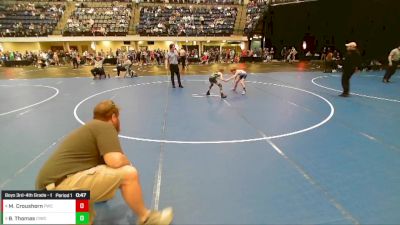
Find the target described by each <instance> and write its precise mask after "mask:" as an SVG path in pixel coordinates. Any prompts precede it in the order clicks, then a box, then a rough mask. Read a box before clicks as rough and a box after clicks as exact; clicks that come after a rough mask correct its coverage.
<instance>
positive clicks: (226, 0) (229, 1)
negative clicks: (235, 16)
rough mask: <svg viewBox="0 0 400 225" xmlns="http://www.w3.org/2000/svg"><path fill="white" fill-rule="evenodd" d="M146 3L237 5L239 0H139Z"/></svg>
mask: <svg viewBox="0 0 400 225" xmlns="http://www.w3.org/2000/svg"><path fill="white" fill-rule="evenodd" d="M141 2H145V3H146V2H147V3H161V4H164V3H165V4H175V3H176V4H207V5H237V4H239V2H241V1H240V0H141Z"/></svg>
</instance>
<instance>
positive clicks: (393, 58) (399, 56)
mask: <svg viewBox="0 0 400 225" xmlns="http://www.w3.org/2000/svg"><path fill="white" fill-rule="evenodd" d="M388 61H389V64H388V68H387V70H386V73H385V76H384V77H383V79H382V82H383V83H389V82H390V78H391V77H392V75H393V74H394V73H395V72H396V69H397V66H398V65H399V63H400V46H399V47H397V48H395V49H393V50H392V51H391V52H390V54H389V56H388Z"/></svg>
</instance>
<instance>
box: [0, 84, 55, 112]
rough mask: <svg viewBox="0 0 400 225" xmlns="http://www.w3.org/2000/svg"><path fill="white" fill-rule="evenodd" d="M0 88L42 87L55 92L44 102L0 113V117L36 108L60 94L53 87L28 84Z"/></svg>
mask: <svg viewBox="0 0 400 225" xmlns="http://www.w3.org/2000/svg"><path fill="white" fill-rule="evenodd" d="M0 87H44V88H49V89H53V90H54V91H55V93H54V94H53V95H52V96H50V97H48V98H46V99H44V100H42V101H40V102H36V103H34V104H31V105H28V106H25V107H22V108H19V109H14V110H11V111H8V112H4V113H0V116H4V115H7V114H11V113H15V112H18V111H21V110H24V109H27V108H31V107H33V106H37V105H39V104H42V103H45V102H47V101H50V100H51V99H52V98H54V97H56V96H57V95H58V93H59V92H60V91H59V90H58V89H57V88H55V87H52V86H44V85H28V84H24V85H23V84H21V85H0Z"/></svg>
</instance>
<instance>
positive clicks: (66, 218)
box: [1, 190, 90, 224]
mask: <svg viewBox="0 0 400 225" xmlns="http://www.w3.org/2000/svg"><path fill="white" fill-rule="evenodd" d="M89 200H90V192H89V191H15V190H12V191H2V192H1V224H89V222H90V218H89Z"/></svg>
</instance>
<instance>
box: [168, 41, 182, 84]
mask: <svg viewBox="0 0 400 225" xmlns="http://www.w3.org/2000/svg"><path fill="white" fill-rule="evenodd" d="M167 59H168V65H169V70H170V72H171V83H172V87H173V88H175V79H174V74H175V73H176V76H177V77H178V84H179V87H180V88H183V86H182V84H181V75H180V74H179V67H178V52H177V51H176V49H175V45H174V44H170V45H169V52H168V54H167Z"/></svg>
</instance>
